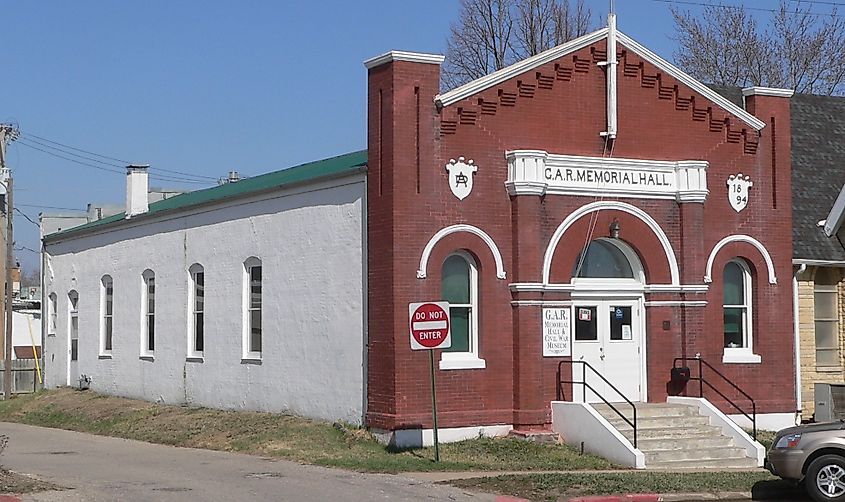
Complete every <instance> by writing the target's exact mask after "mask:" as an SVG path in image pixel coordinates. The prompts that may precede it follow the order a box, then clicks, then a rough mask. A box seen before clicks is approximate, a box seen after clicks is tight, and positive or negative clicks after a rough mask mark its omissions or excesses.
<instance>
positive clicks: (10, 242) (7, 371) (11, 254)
mask: <svg viewBox="0 0 845 502" xmlns="http://www.w3.org/2000/svg"><path fill="white" fill-rule="evenodd" d="M6 185H7V186H6V192H7V195H6V347H5V348H6V358H5V359H4V361H3V394H5V395H7V396H9V397H8V398H6V399H9V398H11V397H12V317H14V310H13V309H12V296H13V295H14V291H13V290H14V288H13V287H12V285H13V282H12V263H13V261H14V259H15V249H14V245H15V239H14V237H13V234H12V219H13V218H12V211H13V210H14V208H15V206H14V203H13V202H12V175H11V173H10V174H9V178H8V181H7V182H6ZM35 355H36V356H37V355H38V354H35Z"/></svg>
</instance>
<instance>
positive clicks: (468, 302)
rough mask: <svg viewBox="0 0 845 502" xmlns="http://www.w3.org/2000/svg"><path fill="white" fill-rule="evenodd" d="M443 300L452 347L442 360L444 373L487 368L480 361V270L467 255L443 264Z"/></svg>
mask: <svg viewBox="0 0 845 502" xmlns="http://www.w3.org/2000/svg"><path fill="white" fill-rule="evenodd" d="M440 292H441V295H440V296H441V299H442V300H443V301H447V302H449V318H450V320H451V331H452V347H451V348H449V349H445V350H444V351H443V354H442V356H441V360H440V368H441V369H463V368H484V367H485V363H484V360H482V359H480V358H479V357H478V267H477V266H476V263H475V259H474V258H473V257H472V256H470V255H469V254H468V253H466V252H464V251H459V252H456V253H453V254H451V255H449V257H447V258H446V260H445V261H444V262H443V268H442V273H441V282H440Z"/></svg>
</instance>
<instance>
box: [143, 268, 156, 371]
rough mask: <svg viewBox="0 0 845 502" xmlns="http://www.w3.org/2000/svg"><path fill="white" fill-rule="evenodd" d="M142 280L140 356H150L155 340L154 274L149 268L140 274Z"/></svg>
mask: <svg viewBox="0 0 845 502" xmlns="http://www.w3.org/2000/svg"><path fill="white" fill-rule="evenodd" d="M141 278H142V279H143V281H144V286H143V289H142V290H141V311H142V312H143V317H142V319H141V356H142V357H152V355H153V353H154V352H155V340H156V329H155V326H156V323H155V316H156V274H155V272H153V271H152V270H150V269H147V270H144V273H142V274H141Z"/></svg>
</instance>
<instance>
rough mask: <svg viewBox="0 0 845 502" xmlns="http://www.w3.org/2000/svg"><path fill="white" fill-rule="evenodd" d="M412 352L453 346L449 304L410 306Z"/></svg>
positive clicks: (437, 303) (434, 303) (432, 303)
mask: <svg viewBox="0 0 845 502" xmlns="http://www.w3.org/2000/svg"><path fill="white" fill-rule="evenodd" d="M408 314H409V316H410V330H411V349H412V350H431V349H448V348H449V347H451V346H452V330H451V323H450V322H449V302H425V303H412V304H410V305H408Z"/></svg>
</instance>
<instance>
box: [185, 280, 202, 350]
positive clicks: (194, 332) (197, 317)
mask: <svg viewBox="0 0 845 502" xmlns="http://www.w3.org/2000/svg"><path fill="white" fill-rule="evenodd" d="M188 273H189V274H190V275H191V285H190V288H189V290H188V305H189V307H188V308H189V313H188V314H189V315H188V323H189V328H188V357H202V351H203V350H204V347H205V269H203V267H202V265H200V264H199V263H194V264H193V265H191V267H190V268H189V269H188Z"/></svg>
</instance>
